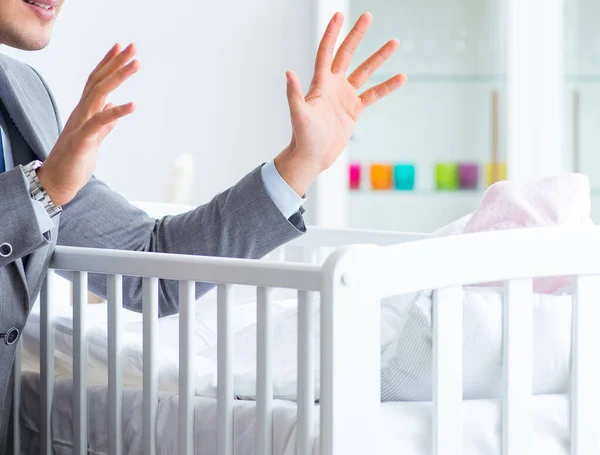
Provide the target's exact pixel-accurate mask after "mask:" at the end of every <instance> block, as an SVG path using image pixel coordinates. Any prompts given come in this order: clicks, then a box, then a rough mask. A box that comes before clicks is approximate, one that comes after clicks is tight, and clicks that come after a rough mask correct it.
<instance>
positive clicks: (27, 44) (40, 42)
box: [3, 34, 50, 51]
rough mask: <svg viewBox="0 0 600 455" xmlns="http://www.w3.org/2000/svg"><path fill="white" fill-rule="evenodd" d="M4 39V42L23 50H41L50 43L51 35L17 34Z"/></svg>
mask: <svg viewBox="0 0 600 455" xmlns="http://www.w3.org/2000/svg"><path fill="white" fill-rule="evenodd" d="M3 41H4V42H3V44H6V45H7V46H10V47H14V48H15V49H20V50H22V51H40V50H42V49H44V48H45V47H47V46H48V44H50V35H49V34H48V35H45V34H44V35H38V36H35V35H28V36H15V37H12V38H8V39H6V40H3Z"/></svg>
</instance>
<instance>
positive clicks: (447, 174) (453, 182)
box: [435, 163, 459, 191]
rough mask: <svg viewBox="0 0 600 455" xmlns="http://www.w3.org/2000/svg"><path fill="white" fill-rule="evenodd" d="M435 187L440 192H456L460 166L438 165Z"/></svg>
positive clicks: (454, 164)
mask: <svg viewBox="0 0 600 455" xmlns="http://www.w3.org/2000/svg"><path fill="white" fill-rule="evenodd" d="M435 186H436V188H437V189H438V190H445V191H455V190H457V189H458V187H459V185H458V164H457V163H436V165H435Z"/></svg>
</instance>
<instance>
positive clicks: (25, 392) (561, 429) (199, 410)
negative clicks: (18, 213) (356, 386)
mask: <svg viewBox="0 0 600 455" xmlns="http://www.w3.org/2000/svg"><path fill="white" fill-rule="evenodd" d="M22 384H23V386H22V397H23V401H22V405H21V413H22V422H23V424H24V428H23V449H24V453H26V454H37V453H39V433H38V429H39V423H38V416H39V396H38V393H37V384H38V375H37V374H34V373H27V374H25V375H24V376H23V382H22ZM88 396H89V409H91V410H94V412H93V413H92V415H91V416H90V419H89V446H90V453H93V454H106V453H108V450H107V448H108V434H107V431H108V430H107V417H106V416H107V399H106V397H107V389H106V387H105V386H94V387H92V388H90V391H89V395H88ZM71 397H72V382H71V381H70V380H59V381H58V382H57V384H56V388H55V400H54V403H55V406H54V410H53V415H52V419H53V436H54V441H55V444H54V450H55V453H56V454H59V455H67V454H71V453H72V441H73V438H72V409H71V403H72V400H71ZM350 399H351V398H350ZM195 401H196V403H195V426H194V428H195V454H197V455H213V454H214V453H216V446H215V444H216V430H217V428H216V409H217V408H216V401H215V400H214V399H213V398H207V397H196V398H195ZM254 406H255V403H254V402H252V401H235V410H234V453H235V454H237V455H246V454H253V453H254V428H255V419H254ZM533 409H534V414H533V439H532V442H533V450H532V453H543V454H544V455H565V454H568V453H569V423H568V415H569V412H568V411H569V407H568V398H567V396H565V395H538V396H535V397H534V398H533ZM123 410H124V411H123V427H124V433H123V441H124V444H125V451H124V453H125V454H141V453H142V449H141V448H142V428H141V422H142V419H141V416H142V392H141V390H140V389H126V391H125V394H124V406H123ZM501 410H502V407H501V402H500V401H499V400H473V401H466V402H464V407H463V420H464V425H463V429H464V437H463V441H464V454H465V455H492V454H493V455H496V454H500V453H501V421H502V420H501V419H502V417H501V416H502V414H501ZM273 412H274V418H273V425H274V427H273V453H274V455H293V454H294V453H295V441H296V404H295V403H294V402H291V401H283V400H275V401H274V411H273ZM357 412H359V410H357ZM317 415H318V412H317ZM315 424H316V425H318V422H316V423H315ZM379 428H380V431H379V435H378V441H377V445H376V448H377V450H376V452H375V453H377V454H383V455H397V454H403V455H425V454H429V453H431V403H417V402H412V403H410V402H396V403H382V405H381V418H380V426H379ZM315 434H318V432H316V433H315ZM177 439H178V397H177V394H176V393H169V392H162V393H161V394H160V404H159V406H158V420H157V445H158V450H157V453H158V454H165V455H166V454H173V453H177V447H178V441H177ZM314 447H315V448H314V452H313V453H314V454H319V450H318V438H317V439H316V440H315V442H314ZM357 455H358V454H357Z"/></svg>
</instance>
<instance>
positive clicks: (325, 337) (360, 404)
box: [320, 246, 381, 455]
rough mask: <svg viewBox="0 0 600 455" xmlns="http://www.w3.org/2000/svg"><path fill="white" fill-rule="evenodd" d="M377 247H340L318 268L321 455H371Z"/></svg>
mask: <svg viewBox="0 0 600 455" xmlns="http://www.w3.org/2000/svg"><path fill="white" fill-rule="evenodd" d="M379 251H380V250H379V248H378V247H375V246H356V247H347V248H340V249H338V250H336V251H335V252H334V253H333V254H331V256H330V257H329V258H328V259H327V261H326V262H325V264H324V266H323V275H322V276H323V282H322V290H321V382H320V384H321V400H320V404H321V452H320V453H321V454H324V455H325V454H326V455H338V454H348V453H370V452H373V450H374V449H375V447H376V436H377V428H378V420H379V409H380V344H381V341H380V338H381V334H380V331H381V325H380V324H381V322H380V320H381V310H380V301H381V298H380V295H379V292H378V289H379V287H378V286H376V272H377V270H376V267H374V265H375V264H376V257H377V254H378V252H379Z"/></svg>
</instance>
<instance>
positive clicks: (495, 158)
mask: <svg viewBox="0 0 600 455" xmlns="http://www.w3.org/2000/svg"><path fill="white" fill-rule="evenodd" d="M499 105H500V93H499V92H498V90H493V91H492V183H496V182H497V181H499V180H500V169H499V167H500V156H499V154H500V146H499V144H498V119H499Z"/></svg>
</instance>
